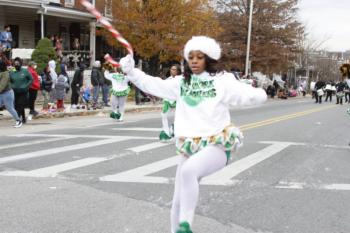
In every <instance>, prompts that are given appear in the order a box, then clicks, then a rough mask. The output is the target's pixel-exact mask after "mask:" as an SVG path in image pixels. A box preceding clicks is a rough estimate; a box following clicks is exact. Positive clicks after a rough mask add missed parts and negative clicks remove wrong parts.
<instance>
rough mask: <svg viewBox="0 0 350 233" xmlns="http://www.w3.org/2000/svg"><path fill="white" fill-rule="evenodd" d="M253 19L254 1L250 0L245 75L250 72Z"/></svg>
mask: <svg viewBox="0 0 350 233" xmlns="http://www.w3.org/2000/svg"><path fill="white" fill-rule="evenodd" d="M252 17H253V0H250V6H249V23H248V37H247V56H246V59H245V72H244V73H245V75H248V72H249V53H250V37H251V33H252Z"/></svg>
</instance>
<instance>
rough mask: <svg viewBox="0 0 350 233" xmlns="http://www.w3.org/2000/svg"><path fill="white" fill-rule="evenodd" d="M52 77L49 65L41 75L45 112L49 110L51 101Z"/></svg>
mask: <svg viewBox="0 0 350 233" xmlns="http://www.w3.org/2000/svg"><path fill="white" fill-rule="evenodd" d="M52 82H53V81H52V77H51V75H50V69H49V66H48V65H47V66H46V67H45V69H44V71H43V73H42V74H41V94H42V95H43V97H44V103H43V112H44V113H45V112H47V111H48V110H49V99H50V93H51V90H52Z"/></svg>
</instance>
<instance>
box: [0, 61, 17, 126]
mask: <svg viewBox="0 0 350 233" xmlns="http://www.w3.org/2000/svg"><path fill="white" fill-rule="evenodd" d="M14 99H15V96H14V93H13V90H12V89H11V85H10V74H9V71H8V70H7V65H6V63H5V62H4V61H3V60H1V59H0V106H3V105H4V106H5V107H6V109H7V111H8V112H9V113H10V114H11V115H12V117H13V119H15V120H16V124H15V125H14V127H15V128H19V127H21V126H22V121H21V120H20V118H19V116H18V114H17V112H16V110H15V108H14V106H13V103H14Z"/></svg>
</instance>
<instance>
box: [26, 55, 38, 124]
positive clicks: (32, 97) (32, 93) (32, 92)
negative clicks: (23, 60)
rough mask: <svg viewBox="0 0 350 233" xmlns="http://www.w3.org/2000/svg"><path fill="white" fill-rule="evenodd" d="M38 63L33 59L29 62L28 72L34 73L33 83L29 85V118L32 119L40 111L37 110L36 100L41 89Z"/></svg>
mask: <svg viewBox="0 0 350 233" xmlns="http://www.w3.org/2000/svg"><path fill="white" fill-rule="evenodd" d="M36 67H37V65H36V63H35V62H33V61H31V62H29V64H28V72H29V73H30V74H31V75H32V78H33V83H32V85H31V86H30V87H29V109H30V111H29V116H28V118H29V119H31V117H32V116H34V117H36V116H37V115H38V114H39V113H38V112H37V111H35V101H36V98H37V96H38V90H40V80H39V75H38V73H37V72H36Z"/></svg>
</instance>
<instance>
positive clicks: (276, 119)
mask: <svg viewBox="0 0 350 233" xmlns="http://www.w3.org/2000/svg"><path fill="white" fill-rule="evenodd" d="M334 107H336V106H334V105H331V106H327V107H321V108H314V109H310V110H307V111H302V112H297V113H292V114H288V115H283V116H278V117H273V118H270V119H267V120H263V121H258V122H253V123H249V124H245V125H241V126H239V128H240V129H241V130H242V131H244V130H248V129H253V128H257V127H261V126H265V125H271V124H273V123H276V122H280V121H285V120H288V119H292V118H296V117H301V116H305V115H309V114H311V113H315V112H320V111H323V110H327V109H330V108H334Z"/></svg>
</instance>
